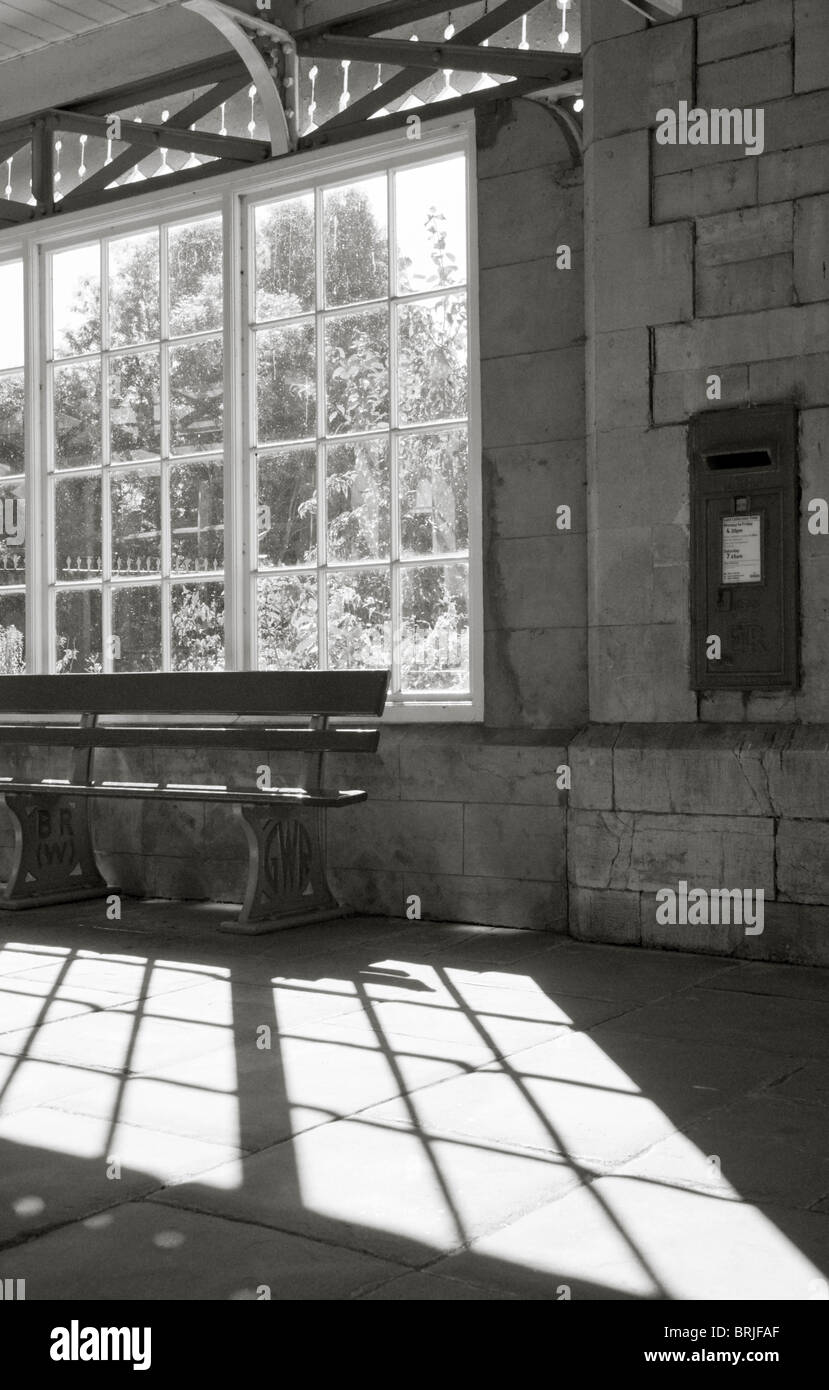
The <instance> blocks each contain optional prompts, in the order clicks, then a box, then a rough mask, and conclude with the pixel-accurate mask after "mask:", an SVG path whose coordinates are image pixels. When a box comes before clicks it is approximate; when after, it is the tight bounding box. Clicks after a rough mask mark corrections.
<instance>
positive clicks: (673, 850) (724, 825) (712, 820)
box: [616, 814, 774, 895]
mask: <svg viewBox="0 0 829 1390" xmlns="http://www.w3.org/2000/svg"><path fill="white" fill-rule="evenodd" d="M616 872H618V868H617V870H616ZM679 879H686V880H687V881H688V883H689V885H690V886H693V887H701V888H737V887H739V888H751V889H759V888H762V889H763V890H764V892H765V893H766V894H768V895H771V894H772V893H773V891H774V822H773V821H772V820H771V819H767V818H765V819H764V818H760V817H756V816H726V817H722V816H672V815H667V816H654V815H648V814H642V815H637V816H636V824H635V830H634V835H633V844H632V856H631V862H630V865H629V868H628V871H627V880H628V881H627V883H626V884H625V885H624V886H626V887H631V888H639V889H642V890H644V891H647V890H649V889H658V888H661V887H673V886H674V884H675V883H676V882H678V881H679Z"/></svg>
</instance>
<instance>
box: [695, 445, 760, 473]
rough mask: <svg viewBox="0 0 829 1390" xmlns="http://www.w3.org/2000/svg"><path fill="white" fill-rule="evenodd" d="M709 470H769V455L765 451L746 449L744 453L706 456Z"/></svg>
mask: <svg viewBox="0 0 829 1390" xmlns="http://www.w3.org/2000/svg"><path fill="white" fill-rule="evenodd" d="M706 462H707V464H708V467H709V468H729V469H731V468H770V467H771V454H770V453H769V452H768V450H766V449H748V450H746V451H745V452H744V453H739V454H737V453H734V454H708V456H707V458H706Z"/></svg>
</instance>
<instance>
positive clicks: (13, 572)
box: [0, 482, 26, 584]
mask: <svg viewBox="0 0 829 1390" xmlns="http://www.w3.org/2000/svg"><path fill="white" fill-rule="evenodd" d="M24 489H25V485H24V484H23V483H22V482H20V483H3V484H2V485H0V584H25V583H26V500H25V493H24Z"/></svg>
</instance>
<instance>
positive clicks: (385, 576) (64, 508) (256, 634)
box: [0, 140, 480, 710]
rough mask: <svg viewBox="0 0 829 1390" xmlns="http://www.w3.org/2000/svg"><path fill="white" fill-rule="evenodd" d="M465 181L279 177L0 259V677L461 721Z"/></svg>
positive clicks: (470, 656) (126, 215)
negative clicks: (98, 674)
mask: <svg viewBox="0 0 829 1390" xmlns="http://www.w3.org/2000/svg"><path fill="white" fill-rule="evenodd" d="M467 164H468V155H467V153H466V147H465V144H464V143H463V142H460V141H457V140H456V141H455V142H454V148H449V149H447V150H438V152H437V153H436V154H433V155H432V156H431V157H428V156H426V155H421V156H420V157H418V154H417V153H416V152H414V151H412V150H406V151H405V152H402V151H399V149H398V152H396V153H395V157H394V158H392V159H390V158H388V157H387V158H386V159H385V161H383V160H382V159H380V158H372V159H370V160H368V159H363V160H362V162H361V164H360V165H359V168H358V169H357V170H355V172H354V173H353V174H352V176H351V177H347V176H346V174H347V170H346V169H345V168H344V161H342V160H338V161H335V160H334V159H333V158H329V160H328V164H327V166H325V167H324V168H323V169H322V170H321V171H320V169H319V162H317V163H316V164H315V163H314V162H312V163H311V164H310V165H308V166H307V167H308V168H309V177H308V179H307V181H306V182H304V183H303V182H299V181H298V178H297V175H296V172H295V170H294V169H289V168H288V167H287V166H286V172H287V173H288V175H289V176H290V184H289V186H288V187H283V188H280V178H279V177H278V174H279V172H280V171H279V170H277V172H276V173H273V172H271V174H270V176H268V175H267V174H264V173H262V172H259V173H257V175H256V176H255V177H253V176H249V177H247V178H246V179H245V180H243V181H242V184H241V186H240V185H239V184H238V181H231V180H229V179H224V180H222V181H221V188H220V191H219V193H218V194H214V195H212V197H211V195H210V194H209V193H204V194H201V195H200V197H198V198H193V196H192V195H189V196H188V198H187V199H186V202H182V201H181V200H180V201H179V203H178V204H176V201H175V197H174V194H173V192H172V191H171V192H170V193H169V194H167V195H166V196H165V198H164V199H160V200H159V201H158V204H157V205H158V208H159V210H158V212H157V214H156V216H155V218H154V219H153V216H152V210H150V211H148V209H147V206H146V204H145V202H144V199H141V200H136V202H135V204H134V207H135V208H137V209H140V211H139V212H135V211H130V210H126V209H120V210H119V215H118V216H117V218H113V217H112V216H108V217H107V218H106V219H104V218H103V216H102V217H101V218H100V219H99V223H98V225H96V224H95V220H94V216H93V215H92V214H89V215H86V216H85V217H84V219H83V221H82V222H81V223H79V224H78V226H79V230H78V232H77V233H76V234H74V235H73V234H72V232H71V230H68V229H67V228H71V219H69V218H67V219H66V223H65V224H64V225H63V226H61V228H60V233H59V235H57V234H55V233H51V234H43V235H41V236H38V234H37V230H36V229H35V230H33V231H32V232H31V233H29V234H27V240H26V242H25V244H24V245H23V247H22V253H21V256H20V258H18V259H9V260H6V261H0V302H2V304H3V307H4V322H3V324H2V325H0V522H2V526H0V672H3V673H5V674H12V673H15V672H19V671H23V670H26V669H29V670H51V671H55V672H66V671H75V672H77V671H88V672H95V671H122V672H129V671H160V670H201V671H208V670H218V669H221V668H223V667H225V666H226V667H228V668H234V667H235V668H237V669H239V668H241V669H247V668H257V667H258V668H259V669H262V670H279V669H289V668H293V669H295V668H301V669H305V670H314V669H317V668H331V669H360V668H364V667H378V666H382V667H385V666H389V667H391V669H392V698H393V699H394V700H395V701H397V702H399V703H403V704H406V705H411V704H420V705H429V704H430V703H432V704H435V705H438V706H441V707H442V708H443V709H444V710H445V708H446V707H447V705H449V706H451V705H452V704H453V703H454V704H456V705H457V706H458V708H459V709H460V708H462V707H463V706H464V705H466V707H467V708H471V707H472V702H473V699H475V698H478V693H477V692H476V691H473V684H474V682H473V676H474V673H475V669H476V661H478V660H479V655H480V642H479V627H480V614H479V611H478V605H477V595H476V588H475V568H476V565H477V563H478V561H479V554H478V549H479V547H478V546H477V544H476V522H475V517H476V505H477V500H476V499H477V494H476V488H475V485H476V482H477V471H476V469H474V468H470V457H471V455H474V452H475V412H474V399H475V396H474V376H473V375H472V374H471V373H470V322H469V313H470V308H474V306H471V305H470V301H469V289H468V281H469V247H470V244H471V243H470V237H469V232H470V228H469V221H470V218H469V201H468V167H467ZM310 173H315V174H316V177H314V178H312V177H310ZM283 181H284V180H283ZM187 209H189V210H187ZM1 250H2V248H0V251H1ZM27 285H28V286H30V288H31V294H30V298H29V303H30V305H31V307H32V313H31V314H30V316H29V318H28V320H27V333H25V334H24V317H25V315H24V304H25V294H24V292H25V291H26V286H27ZM24 341H25V342H26V344H27V346H26V350H25V352H24ZM24 360H25V373H24ZM470 516H471V517H472V524H470ZM470 545H471V547H472V548H471V549H470ZM27 594H28V598H29V604H28V609H27ZM27 612H28V615H29V623H30V625H31V626H30V628H29V629H27V621H26V617H27ZM27 635H28V642H27Z"/></svg>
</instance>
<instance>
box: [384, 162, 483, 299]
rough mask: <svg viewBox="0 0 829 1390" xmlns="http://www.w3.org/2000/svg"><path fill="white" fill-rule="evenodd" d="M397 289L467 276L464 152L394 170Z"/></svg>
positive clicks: (446, 283)
mask: <svg viewBox="0 0 829 1390" xmlns="http://www.w3.org/2000/svg"><path fill="white" fill-rule="evenodd" d="M394 183H395V199H396V208H397V213H396V220H397V286H398V292H399V293H400V294H416V293H417V292H418V290H431V289H442V288H443V287H444V286H449V285H460V284H463V283H464V282H465V281H466V160H465V159H464V157H463V155H458V156H456V157H455V158H452V159H445V160H442V161H441V162H440V163H438V164H423V165H419V166H418V167H417V168H415V169H401V170H400V171H399V172H398V173H396V174H395V176H394Z"/></svg>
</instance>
